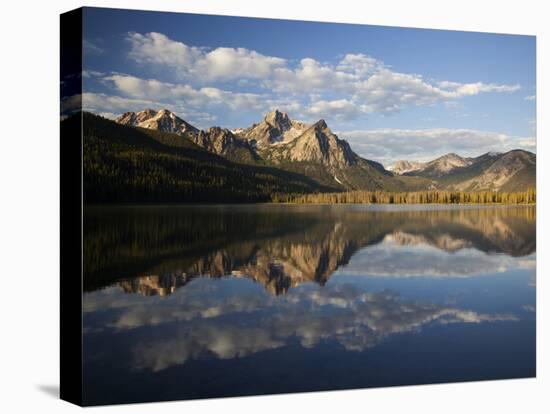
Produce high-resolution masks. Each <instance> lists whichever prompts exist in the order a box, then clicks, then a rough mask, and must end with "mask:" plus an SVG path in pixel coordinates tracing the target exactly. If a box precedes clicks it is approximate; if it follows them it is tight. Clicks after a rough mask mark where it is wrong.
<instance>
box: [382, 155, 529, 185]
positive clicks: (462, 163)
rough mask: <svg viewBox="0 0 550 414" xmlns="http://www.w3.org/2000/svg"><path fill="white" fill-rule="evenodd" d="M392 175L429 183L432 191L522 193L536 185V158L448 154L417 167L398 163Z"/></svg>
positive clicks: (417, 164) (416, 165) (527, 156)
mask: <svg viewBox="0 0 550 414" xmlns="http://www.w3.org/2000/svg"><path fill="white" fill-rule="evenodd" d="M392 171H393V172H394V173H396V174H400V175H406V176H411V177H423V178H427V179H431V180H432V181H433V183H432V184H433V185H434V187H435V188H444V189H449V190H458V191H487V190H489V191H522V190H525V189H526V188H528V187H535V184H536V155H535V154H533V153H531V152H529V151H524V150H511V151H508V152H505V153H497V152H488V153H485V154H483V155H480V156H478V157H468V158H464V157H460V156H459V155H457V154H454V153H450V154H446V155H444V156H441V157H439V158H436V159H435V160H433V161H429V162H425V163H420V162H409V161H398V162H397V163H396V164H395V165H394V168H392Z"/></svg>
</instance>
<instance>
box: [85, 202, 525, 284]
mask: <svg viewBox="0 0 550 414" xmlns="http://www.w3.org/2000/svg"><path fill="white" fill-rule="evenodd" d="M85 225H86V227H87V228H86V232H85V234H86V240H85V269H86V276H85V281H84V282H85V287H86V289H87V290H93V289H95V288H98V287H101V286H105V285H109V284H112V283H113V282H116V281H123V282H122V283H121V286H123V288H124V290H125V291H127V292H139V293H141V294H143V295H166V294H169V293H172V292H173V291H174V290H175V289H176V288H177V287H179V286H182V285H184V284H185V283H187V282H188V281H189V280H191V279H193V278H195V277H198V276H210V277H221V276H225V275H231V274H232V275H233V276H235V277H246V278H250V279H253V280H255V281H257V282H259V283H261V284H263V285H264V286H266V288H267V289H268V290H269V291H270V292H271V293H273V294H280V293H285V292H287V291H288V289H289V288H291V287H295V286H297V285H300V284H302V283H305V282H316V283H318V284H321V285H323V284H325V283H326V281H327V280H328V279H329V278H330V276H331V275H332V274H333V273H334V272H335V271H336V270H337V269H338V268H340V267H341V266H343V265H346V264H348V263H349V261H350V259H351V258H352V256H353V255H354V254H355V253H356V252H357V251H358V250H360V249H363V248H365V247H367V246H373V245H376V244H379V243H381V242H382V241H384V243H389V242H391V243H392V246H409V247H414V246H418V247H421V246H431V247H433V248H436V249H438V250H440V251H442V252H448V253H453V252H459V251H464V249H470V250H472V249H473V250H472V251H478V252H480V253H481V254H482V255H485V254H486V253H488V254H490V253H501V254H504V255H506V256H510V257H516V256H526V255H529V254H531V253H533V252H534V251H535V208H534V207H514V208H471V209H444V210H409V211H400V210H393V211H381V210H372V209H368V208H364V207H361V208H357V207H350V206H347V207H346V206H344V207H326V206H305V207H304V206H302V207H300V206H249V207H246V206H244V207H243V206H239V207H237V206H235V207H221V208H220V207H201V208H196V207H173V208H172V207H162V208H134V207H132V208H109V209H90V210H89V211H88V212H87V214H86V221H85ZM470 250H468V251H470ZM419 257H420V256H419ZM391 259H392V258H391V257H387V258H385V257H384V256H383V255H382V254H380V255H378V256H377V257H376V260H375V261H376V263H377V265H379V266H384V265H385V263H384V260H387V261H390V260H391ZM371 262H373V261H372V260H371ZM387 265H388V267H391V266H392V265H394V264H392V263H387ZM421 265H422V266H425V267H426V275H429V274H430V272H429V271H428V268H429V266H430V263H421ZM363 270H364V271H365V273H367V272H368V270H369V266H365V267H364V268H363ZM481 270H482V268H480V271H481ZM450 274H452V272H450Z"/></svg>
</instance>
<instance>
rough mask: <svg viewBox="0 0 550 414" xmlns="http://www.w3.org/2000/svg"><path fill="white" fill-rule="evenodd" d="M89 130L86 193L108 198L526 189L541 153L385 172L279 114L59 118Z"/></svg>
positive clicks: (248, 198) (452, 159) (331, 136)
mask: <svg viewBox="0 0 550 414" xmlns="http://www.w3.org/2000/svg"><path fill="white" fill-rule="evenodd" d="M61 128H62V129H67V130H69V131H70V132H69V135H70V134H75V135H79V134H80V133H81V131H82V133H83V137H84V139H83V143H84V148H83V154H84V157H83V161H84V187H85V194H84V196H85V199H86V201H87V202H90V203H110V202H132V203H134V202H265V201H271V200H273V197H274V196H277V195H288V194H310V193H326V192H342V191H352V190H368V191H374V190H379V191H391V192H406V191H424V190H457V191H495V190H496V191H525V190H527V189H528V188H534V187H535V171H536V156H535V154H533V153H530V152H527V151H522V150H513V151H509V152H506V153H499V154H497V153H487V154H484V155H481V156H479V157H475V158H464V157H460V156H458V155H456V154H447V155H445V156H442V157H440V158H438V159H436V160H433V161H430V162H427V163H418V162H409V161H401V162H398V163H396V165H395V166H394V167H393V169H386V168H384V166H383V165H382V164H380V163H378V162H376V161H372V160H369V159H366V158H363V157H361V156H360V155H358V154H357V153H355V152H354V151H353V149H352V148H351V146H350V145H349V144H348V142H347V141H346V140H344V139H342V138H340V137H338V136H337V135H336V134H335V133H334V132H332V130H331V129H330V128H329V126H328V125H327V123H326V122H325V121H324V120H322V119H321V120H318V121H317V122H315V123H313V124H306V123H303V122H300V121H295V120H292V119H290V117H289V116H288V115H287V114H286V113H284V112H281V111H278V110H275V111H272V112H270V113H268V114H266V115H265V116H264V118H263V119H262V120H261V121H260V122H258V123H256V124H253V125H251V126H249V127H247V128H241V129H237V130H230V129H227V128H222V127H218V126H214V127H211V128H208V129H206V130H201V129H199V128H196V127H195V126H193V125H192V124H191V123H189V122H187V121H185V120H183V119H181V118H179V117H178V116H176V115H175V114H174V113H173V112H171V111H169V110H167V109H162V110H159V111H155V110H152V109H146V110H144V111H141V112H127V113H124V114H123V115H121V116H120V117H119V118H117V119H116V120H114V121H113V120H109V119H106V118H103V117H101V116H97V115H94V114H91V113H88V112H84V113H83V114H82V117H81V116H80V115H78V114H75V115H74V116H71V117H69V118H67V119H65V120H63V121H62V123H61Z"/></svg>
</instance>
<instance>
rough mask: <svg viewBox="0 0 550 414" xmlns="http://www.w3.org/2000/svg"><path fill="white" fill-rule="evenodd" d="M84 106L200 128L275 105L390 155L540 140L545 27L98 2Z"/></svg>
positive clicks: (230, 123)
mask: <svg viewBox="0 0 550 414" xmlns="http://www.w3.org/2000/svg"><path fill="white" fill-rule="evenodd" d="M83 34H84V36H83V37H84V39H83V42H84V53H83V54H84V63H83V69H84V70H83V73H82V77H83V100H82V101H83V107H84V110H88V111H91V112H95V113H98V114H101V115H103V116H106V117H109V118H115V117H116V116H118V115H120V114H122V113H124V112H127V111H140V110H143V109H145V108H153V109H161V108H167V109H169V110H171V111H173V112H174V113H176V114H177V115H178V116H180V117H181V118H183V119H185V120H186V121H188V122H189V123H191V124H193V125H195V126H196V127H198V128H208V127H210V126H214V125H218V126H222V127H226V128H231V129H234V128H241V127H247V126H250V125H251V124H253V123H255V122H259V121H260V120H261V119H262V118H263V117H264V115H265V114H266V113H267V112H269V111H271V110H274V109H279V110H282V111H285V112H287V113H288V115H289V116H290V118H291V119H296V120H301V121H305V122H311V123H312V122H315V121H317V120H319V119H321V118H322V119H325V121H326V122H327V124H328V126H329V127H330V128H331V129H332V130H333V131H334V132H335V133H336V134H337V135H338V136H339V137H340V138H342V139H345V140H347V141H348V142H349V143H350V145H351V146H352V148H353V149H354V150H355V151H356V152H357V153H358V154H360V155H361V156H363V157H365V158H368V159H372V160H376V161H379V162H381V163H383V164H384V165H385V166H386V167H388V166H391V165H392V164H393V163H394V162H395V161H397V160H400V159H407V160H414V161H428V160H431V159H434V158H436V157H438V156H441V155H443V154H446V153H449V152H454V153H457V154H459V155H462V156H477V155H481V154H483V153H485V152H489V151H497V152H504V151H508V150H511V149H515V148H522V149H526V150H529V151H532V152H535V149H536V139H535V137H536V120H535V114H536V108H535V105H536V85H535V82H536V75H535V67H536V59H535V49H536V47H535V46H536V41H535V37H534V36H523V35H522V36H520V35H507V34H488V33H474V32H458V31H442V30H426V29H410V28H397V27H385V26H368V25H352V24H335V23H320V22H304V21H291V20H276V19H255V18H242V17H227V16H212V15H198V14H182V13H165V12H144V11H128V10H117V9H96V8H86V9H85V12H84V30H83Z"/></svg>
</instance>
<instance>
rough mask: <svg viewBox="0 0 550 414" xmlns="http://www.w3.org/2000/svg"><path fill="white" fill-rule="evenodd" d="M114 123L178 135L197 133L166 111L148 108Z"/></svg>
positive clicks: (126, 115)
mask: <svg viewBox="0 0 550 414" xmlns="http://www.w3.org/2000/svg"><path fill="white" fill-rule="evenodd" d="M115 121H116V122H118V123H119V124H122V125H126V126H133V127H140V128H147V129H155V130H158V131H162V132H170V133H174V134H178V135H183V134H188V135H196V134H198V133H199V130H198V129H197V128H195V127H194V126H193V125H191V124H190V123H188V122H187V121H184V120H183V119H181V118H180V117H178V116H177V115H176V114H174V113H173V112H171V111H169V110H168V109H160V110H159V111H155V110H154V109H149V108H148V109H145V110H143V111H140V112H126V113H124V114H122V115H121V116H120V117H118V118H117V119H116V120H115Z"/></svg>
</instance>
